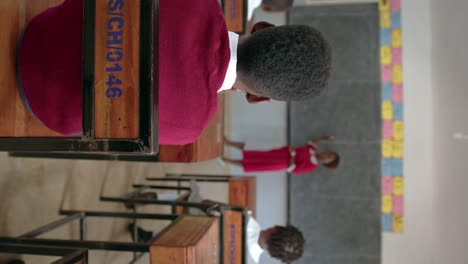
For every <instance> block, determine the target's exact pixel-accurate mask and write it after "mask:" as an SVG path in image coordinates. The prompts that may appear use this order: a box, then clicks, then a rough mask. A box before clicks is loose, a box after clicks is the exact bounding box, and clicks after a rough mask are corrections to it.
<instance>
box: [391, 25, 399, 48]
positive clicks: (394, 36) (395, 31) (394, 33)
mask: <svg viewBox="0 0 468 264" xmlns="http://www.w3.org/2000/svg"><path fill="white" fill-rule="evenodd" d="M392 47H394V48H399V47H401V30H399V29H393V30H392Z"/></svg>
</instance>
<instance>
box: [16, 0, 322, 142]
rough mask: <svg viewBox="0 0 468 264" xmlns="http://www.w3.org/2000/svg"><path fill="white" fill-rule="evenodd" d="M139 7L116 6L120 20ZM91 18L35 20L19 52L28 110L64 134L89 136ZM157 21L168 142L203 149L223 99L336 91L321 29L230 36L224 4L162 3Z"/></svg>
mask: <svg viewBox="0 0 468 264" xmlns="http://www.w3.org/2000/svg"><path fill="white" fill-rule="evenodd" d="M130 4H131V2H130V1H124V0H109V1H108V5H109V8H112V10H113V11H112V12H113V13H117V14H120V13H121V12H123V10H125V8H127V7H128V5H130ZM181 6H183V8H181ZM114 9H115V10H114ZM83 20H84V18H83V0H65V2H64V3H63V4H62V5H59V6H57V7H54V8H50V9H48V10H46V11H44V12H43V13H41V14H39V15H38V16H36V17H35V18H33V19H32V20H31V22H30V23H29V25H28V26H27V28H26V30H25V31H24V35H23V38H22V42H21V43H20V47H19V58H18V69H19V73H18V74H19V79H20V85H19V86H20V90H21V92H20V94H21V95H22V99H23V101H24V103H25V105H26V106H27V107H28V108H29V109H30V111H31V112H32V113H33V115H34V116H35V117H36V118H37V119H39V121H41V122H42V123H43V124H44V125H45V126H47V127H49V128H50V129H51V130H53V131H56V132H59V133H61V134H64V135H76V134H79V133H80V132H81V131H82V110H83V109H82V92H83V87H82V71H81V67H82V51H83V43H82V35H83ZM127 23H128V22H127ZM156 23H158V24H157V26H158V27H159V31H158V34H159V43H158V44H155V45H157V46H158V49H157V50H158V54H157V55H158V56H159V57H158V56H156V58H155V59H156V60H157V61H158V63H159V67H158V69H159V76H158V78H159V80H158V81H159V84H158V89H159V106H158V112H159V113H158V114H159V119H158V125H159V131H158V140H159V144H166V145H183V144H189V143H192V142H194V141H196V140H197V138H198V137H199V136H200V134H201V133H202V131H203V129H204V128H205V127H206V126H207V125H208V122H209V121H210V120H211V118H212V117H213V116H214V114H215V113H216V112H217V96H216V95H217V93H218V92H221V91H225V90H231V91H240V92H243V93H245V96H246V100H247V101H248V102H249V103H258V102H265V101H269V100H270V99H272V100H281V101H296V100H308V99H311V98H314V97H316V96H318V95H320V94H321V93H322V92H323V90H324V89H325V87H326V86H327V82H328V79H329V77H330V71H331V48H330V45H329V44H328V42H327V41H326V40H325V37H324V36H323V34H322V33H321V32H320V31H318V30H316V29H314V28H312V27H309V26H300V25H290V26H279V27H275V26H273V25H272V24H269V23H266V22H259V23H256V24H255V26H254V27H253V29H252V35H250V36H248V37H247V38H246V39H239V37H238V35H236V34H234V33H232V32H228V30H227V27H226V23H225V20H224V15H223V13H222V10H221V7H220V5H219V3H218V1H217V0H190V1H186V0H160V1H159V21H157V22H156ZM98 26H99V25H98ZM101 26H102V25H101ZM105 26H106V28H107V27H108V29H109V30H110V31H115V32H114V33H116V34H117V33H119V34H120V35H115V34H110V35H109V34H108V38H109V39H108V40H107V41H108V42H109V41H119V39H118V38H117V39H115V38H116V37H115V36H121V37H122V38H123V36H124V34H128V32H127V33H126V32H121V31H119V30H121V29H120V28H122V27H124V26H125V25H124V24H123V23H122V24H119V23H109V24H108V25H107V24H106V25H105ZM102 45H106V44H105V43H103V44H102ZM123 52H124V51H123ZM122 54H123V55H122V56H125V53H122ZM149 55H150V54H148V56H149ZM128 67H131V65H128ZM232 87H234V88H233V89H231V88H232ZM121 95H122V96H125V93H124V92H123V94H121ZM117 99H118V98H114V99H109V100H117Z"/></svg>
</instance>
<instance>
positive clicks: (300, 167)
mask: <svg viewBox="0 0 468 264" xmlns="http://www.w3.org/2000/svg"><path fill="white" fill-rule="evenodd" d="M322 140H328V141H331V140H334V137H333V136H325V137H322V138H318V139H314V140H311V141H309V142H307V144H306V145H304V146H300V147H292V146H285V147H281V148H277V149H272V150H267V151H261V150H245V143H243V142H234V141H230V140H227V139H225V141H224V142H225V143H226V144H227V145H228V146H231V147H235V148H238V149H240V150H242V155H243V158H242V160H232V159H228V158H225V157H223V158H222V159H223V161H225V162H228V163H231V164H235V165H238V166H242V167H243V169H244V172H245V173H251V172H269V171H288V172H290V173H292V174H303V173H310V172H313V171H315V170H316V169H317V168H318V167H319V166H324V167H325V168H328V169H331V170H334V169H336V168H337V167H338V164H339V162H340V156H339V155H338V153H336V152H322V153H319V152H318V151H317V148H316V146H317V144H319V143H320V141H322Z"/></svg>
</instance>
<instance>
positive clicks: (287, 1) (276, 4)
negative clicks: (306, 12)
mask: <svg viewBox="0 0 468 264" xmlns="http://www.w3.org/2000/svg"><path fill="white" fill-rule="evenodd" d="M293 2H294V0H263V1H262V5H263V6H264V7H266V8H269V9H270V10H271V11H284V10H286V9H288V8H290V7H291V6H292V5H293Z"/></svg>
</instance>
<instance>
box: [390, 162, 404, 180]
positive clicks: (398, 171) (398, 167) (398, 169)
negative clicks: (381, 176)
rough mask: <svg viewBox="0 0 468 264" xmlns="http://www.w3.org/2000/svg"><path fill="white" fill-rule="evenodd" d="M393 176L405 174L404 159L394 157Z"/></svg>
mask: <svg viewBox="0 0 468 264" xmlns="http://www.w3.org/2000/svg"><path fill="white" fill-rule="evenodd" d="M392 163H393V164H392V174H391V175H393V176H403V159H393V161H392Z"/></svg>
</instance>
